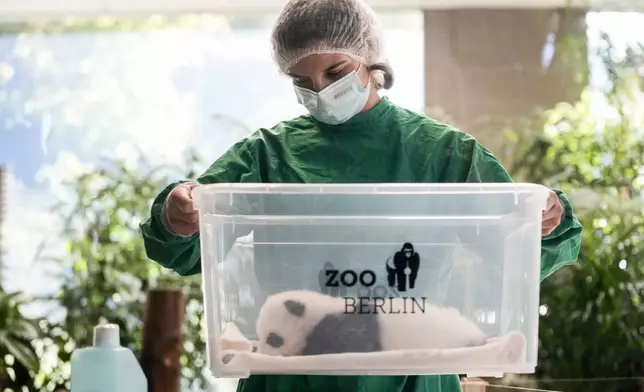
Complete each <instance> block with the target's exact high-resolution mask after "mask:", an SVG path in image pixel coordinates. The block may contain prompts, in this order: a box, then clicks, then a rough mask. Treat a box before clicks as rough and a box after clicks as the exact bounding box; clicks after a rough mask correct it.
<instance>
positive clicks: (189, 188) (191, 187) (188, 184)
mask: <svg viewBox="0 0 644 392" xmlns="http://www.w3.org/2000/svg"><path fill="white" fill-rule="evenodd" d="M184 185H185V186H186V188H188V190H190V191H192V190H193V189H194V188H196V187H198V186H199V185H201V184H199V183H197V182H189V183H187V184H184ZM191 197H192V192H191Z"/></svg>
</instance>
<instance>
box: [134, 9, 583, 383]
mask: <svg viewBox="0 0 644 392" xmlns="http://www.w3.org/2000/svg"><path fill="white" fill-rule="evenodd" d="M381 39H382V38H381V35H380V31H379V23H378V20H377V19H376V17H375V15H374V13H373V11H372V10H371V9H370V8H369V7H368V6H366V5H365V4H364V3H362V2H361V0H291V1H289V2H288V4H287V5H286V6H285V7H284V9H283V10H282V12H281V14H280V16H279V18H278V20H277V23H276V25H275V27H274V30H273V33H272V50H273V54H274V58H275V60H276V62H277V64H278V66H279V68H280V70H281V71H282V72H283V73H284V74H286V75H288V76H290V78H291V79H292V82H293V85H294V89H295V93H296V96H297V99H298V101H299V102H300V103H301V104H302V105H304V106H305V107H306V108H307V109H308V111H309V113H310V115H306V116H301V117H298V118H295V119H292V120H288V121H284V122H282V123H280V124H278V125H276V126H274V127H273V128H271V129H260V130H259V131H257V132H255V133H253V134H252V135H250V136H248V137H247V138H244V139H243V140H241V141H239V142H238V143H236V144H235V145H234V146H233V147H231V148H230V149H229V150H228V151H227V152H226V153H224V155H223V156H221V157H220V158H219V159H218V160H217V161H216V162H215V163H213V164H212V165H211V166H210V167H209V168H208V170H206V172H205V173H204V174H203V175H202V176H201V177H199V178H198V179H197V180H196V182H191V181H180V182H177V183H173V184H170V185H169V186H168V187H167V188H166V189H165V190H163V191H162V192H161V194H159V195H158V196H157V198H156V199H155V200H154V203H153V206H152V211H151V216H150V218H148V219H147V220H146V221H145V222H144V223H143V224H142V225H141V230H142V233H143V238H144V242H145V248H146V251H147V254H148V256H149V257H150V258H151V259H152V260H155V261H157V262H158V263H160V264H161V265H163V266H165V267H167V268H171V269H173V270H175V271H176V272H178V273H179V274H181V275H193V274H198V273H199V272H200V270H201V265H200V254H199V252H200V248H199V239H198V230H199V227H198V216H197V213H196V212H195V210H194V209H193V206H192V198H191V191H192V189H193V188H194V187H196V186H199V184H212V183H238V182H255V183H257V182H266V183H331V182H333V183H393V182H399V183H411V182H427V183H433V182H443V183H445V182H452V183H454V182H511V181H512V180H511V179H510V177H509V175H508V173H507V172H506V170H505V169H504V168H503V167H502V166H501V164H500V163H499V162H498V161H497V159H496V158H495V157H494V156H493V155H492V154H491V153H490V152H489V151H488V150H486V149H485V148H484V147H482V146H481V145H480V144H478V143H477V142H476V140H475V139H474V138H473V137H471V136H470V135H468V134H466V133H464V132H461V131H459V130H457V129H454V128H453V127H450V126H448V125H445V124H442V123H439V122H437V121H434V120H432V119H429V118H427V117H425V116H423V115H420V114H416V113H413V112H411V111H408V110H405V109H403V108H400V107H398V106H396V105H395V104H393V103H392V102H391V101H390V100H389V99H387V98H381V97H380V96H379V94H378V91H379V90H381V89H383V88H384V89H389V88H390V87H391V86H392V85H393V82H394V77H393V70H392V68H391V66H390V65H389V63H388V61H387V57H386V56H385V53H384V50H383V45H382V40H381ZM580 233H581V226H580V224H579V222H578V221H577V219H576V218H575V217H574V216H573V212H572V207H571V205H570V203H569V201H568V200H567V199H566V197H565V196H564V195H563V194H561V193H560V192H558V191H551V193H550V197H549V199H548V205H547V208H546V211H545V212H544V214H543V233H542V234H543V240H542V278H545V277H546V276H548V275H549V274H551V273H552V272H553V271H555V270H556V269H558V268H559V267H561V266H563V265H567V264H571V263H574V262H575V261H576V258H577V255H578V252H579V245H580ZM238 390H239V391H243V392H255V391H270V392H273V391H274V392H288V391H320V392H326V391H331V390H333V391H336V392H343V391H347V392H354V391H368V392H379V391H382V392H393V391H417V392H421V391H432V392H434V391H436V392H439V391H442V392H445V391H447V392H453V391H460V384H459V380H458V378H457V377H456V376H356V377H353V376H343V377H330V376H251V377H250V378H249V379H247V380H242V381H241V382H240V384H239V387H238Z"/></svg>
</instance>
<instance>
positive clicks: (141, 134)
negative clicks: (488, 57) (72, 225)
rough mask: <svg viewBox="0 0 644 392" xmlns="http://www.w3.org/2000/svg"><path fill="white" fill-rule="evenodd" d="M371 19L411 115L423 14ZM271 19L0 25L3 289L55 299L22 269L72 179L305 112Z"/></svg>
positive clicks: (48, 283) (36, 270)
mask: <svg viewBox="0 0 644 392" xmlns="http://www.w3.org/2000/svg"><path fill="white" fill-rule="evenodd" d="M381 17H382V21H383V23H384V27H385V38H386V42H387V46H388V49H389V56H390V60H391V62H392V63H393V67H394V69H395V72H396V82H395V86H394V88H393V89H392V90H391V91H390V92H388V93H387V94H388V95H390V96H391V97H392V99H393V100H395V101H396V102H397V103H398V104H400V105H402V106H405V107H408V108H409V109H412V110H416V111H422V110H423V107H424V105H423V95H424V94H423V89H424V85H423V82H422V81H423V43H422V39H423V30H422V14H421V13H420V12H406V13H383V14H382V16H381ZM273 20H274V15H239V14H235V15H210V14H204V15H184V16H180V17H175V18H172V19H170V18H164V17H161V16H152V17H149V18H145V19H113V18H110V17H101V18H98V19H95V20H80V19H67V20H64V21H47V22H44V23H31V24H19V25H18V24H12V25H9V24H5V25H1V24H0V165H7V167H8V169H9V172H8V178H7V206H6V209H7V211H6V213H7V216H6V220H5V223H4V228H3V231H4V235H3V243H4V249H5V253H4V255H3V258H4V260H3V261H4V263H5V265H6V267H5V270H4V277H5V288H6V289H7V290H23V291H25V292H27V293H30V294H43V293H46V292H51V291H52V290H55V289H56V287H57V282H56V281H55V280H54V278H49V277H48V275H49V274H50V272H51V271H50V269H49V268H48V267H47V266H46V265H44V264H38V265H33V264H32V263H31V260H32V259H33V257H34V255H35V251H36V249H37V248H38V246H39V244H40V243H41V242H42V240H43V239H45V238H47V236H48V235H49V233H51V232H53V231H54V230H56V225H57V224H58V222H57V221H56V220H55V219H54V217H53V216H52V215H51V214H49V213H48V212H47V211H48V208H49V207H50V205H51V203H52V201H53V198H54V196H60V192H61V183H62V182H63V181H65V180H68V179H70V177H71V176H73V175H74V174H76V173H78V172H79V170H81V169H83V168H88V167H95V166H100V165H101V161H102V157H103V156H114V155H116V156H119V157H128V158H131V159H133V160H135V159H136V158H137V157H139V156H142V157H143V158H145V159H146V160H147V161H148V162H149V163H150V164H153V165H162V164H179V163H181V162H182V158H183V153H184V152H187V151H188V150H189V149H196V150H197V151H198V153H199V154H200V155H201V156H202V157H204V159H205V161H207V163H210V162H211V161H213V160H215V159H216V158H217V157H218V156H219V155H221V154H222V153H223V152H224V151H225V150H226V149H227V148H228V147H229V146H230V145H231V144H232V143H234V142H235V141H236V140H238V139H240V138H241V137H243V136H245V135H246V134H248V133H249V132H251V131H253V130H255V129H257V128H259V127H271V126H273V125H275V124H276V123H278V122H279V121H281V120H285V119H288V118H291V117H294V116H297V115H300V114H303V113H304V112H305V111H304V109H303V108H302V107H300V106H299V105H298V104H297V102H296V98H295V95H294V93H293V90H292V87H291V85H290V83H289V81H288V79H286V78H285V77H283V76H280V75H279V74H278V72H277V69H276V66H275V65H274V64H273V62H272V60H271V56H270V51H269V45H268V44H269V32H270V29H271V25H272V22H273ZM50 245H51V247H52V249H50V250H51V251H55V250H57V249H58V248H62V245H60V244H50ZM61 250H62V249H61ZM33 311H34V312H38V309H34V310H33ZM224 384H225V382H224Z"/></svg>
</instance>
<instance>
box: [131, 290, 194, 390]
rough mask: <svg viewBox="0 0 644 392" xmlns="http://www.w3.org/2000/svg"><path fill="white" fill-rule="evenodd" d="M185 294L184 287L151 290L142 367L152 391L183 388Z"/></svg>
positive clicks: (144, 333) (149, 388) (144, 327)
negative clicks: (182, 358)
mask: <svg viewBox="0 0 644 392" xmlns="http://www.w3.org/2000/svg"><path fill="white" fill-rule="evenodd" d="M185 307H186V306H185V297H184V295H183V293H182V292H181V291H180V290H172V289H163V290H151V291H150V292H148V300H147V306H146V311H145V316H144V324H143V348H142V352H141V367H142V368H143V371H144V372H145V375H146V377H147V379H148V392H179V391H180V379H181V366H180V364H179V357H180V356H181V348H182V339H181V327H182V325H183V319H184V316H185Z"/></svg>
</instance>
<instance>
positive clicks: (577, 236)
mask: <svg viewBox="0 0 644 392" xmlns="http://www.w3.org/2000/svg"><path fill="white" fill-rule="evenodd" d="M454 151H455V152H456V151H458V154H455V155H457V156H458V157H459V159H457V162H458V161H460V164H459V163H457V164H456V168H458V169H457V171H456V172H457V173H460V177H462V180H461V182H463V181H464V182H512V178H511V177H510V175H509V174H508V172H507V171H506V170H505V168H504V167H503V166H502V165H501V163H500V162H499V161H498V160H497V159H496V157H494V155H492V153H491V152H490V151H488V150H487V149H486V148H485V147H483V146H482V145H480V144H479V143H478V142H477V141H476V140H475V139H474V138H472V137H471V136H463V137H461V138H459V140H458V142H457V147H455V148H454ZM553 191H554V192H555V193H556V194H557V196H559V200H561V203H562V204H563V207H564V214H563V217H562V220H561V223H560V224H559V226H558V227H557V228H556V229H555V230H554V231H553V232H552V233H550V234H549V235H547V236H545V237H542V239H541V280H543V279H545V278H547V277H548V276H550V275H551V274H552V273H553V272H555V271H556V270H558V269H559V268H561V267H563V266H566V265H570V264H574V263H575V262H576V261H577V257H578V256H579V250H580V246H581V224H580V223H579V220H577V218H576V217H575V216H574V214H573V208H572V204H571V203H570V201H569V200H568V198H567V197H566V196H565V195H564V194H563V192H561V191H560V190H557V189H553Z"/></svg>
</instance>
